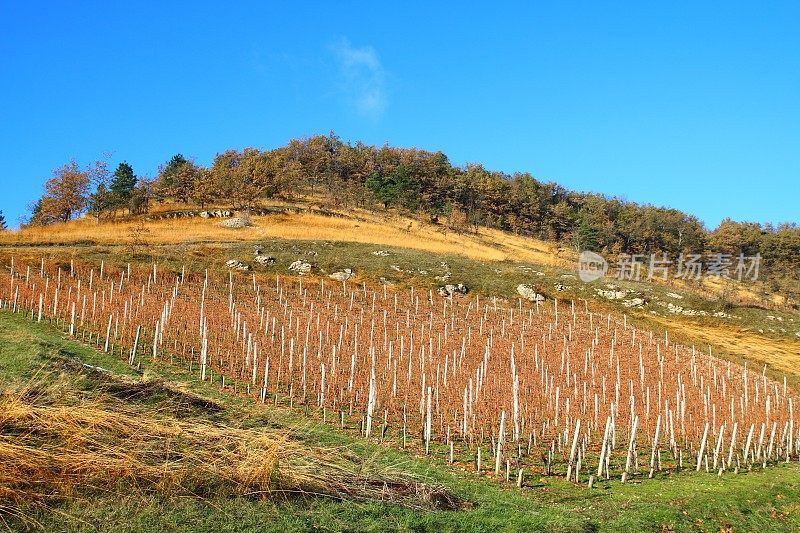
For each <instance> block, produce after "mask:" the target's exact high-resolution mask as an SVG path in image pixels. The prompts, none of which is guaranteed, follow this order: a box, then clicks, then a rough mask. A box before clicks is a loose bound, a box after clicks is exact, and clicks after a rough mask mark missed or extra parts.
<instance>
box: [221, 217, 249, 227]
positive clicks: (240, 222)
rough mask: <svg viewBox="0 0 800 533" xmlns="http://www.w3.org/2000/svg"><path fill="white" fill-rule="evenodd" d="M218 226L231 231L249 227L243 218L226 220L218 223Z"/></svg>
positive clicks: (247, 221)
mask: <svg viewBox="0 0 800 533" xmlns="http://www.w3.org/2000/svg"><path fill="white" fill-rule="evenodd" d="M219 225H220V226H222V227H223V228H232V229H239V228H246V227H247V226H249V225H250V221H249V220H247V219H245V218H240V217H236V218H229V219H228V220H223V221H222V222H220V223H219Z"/></svg>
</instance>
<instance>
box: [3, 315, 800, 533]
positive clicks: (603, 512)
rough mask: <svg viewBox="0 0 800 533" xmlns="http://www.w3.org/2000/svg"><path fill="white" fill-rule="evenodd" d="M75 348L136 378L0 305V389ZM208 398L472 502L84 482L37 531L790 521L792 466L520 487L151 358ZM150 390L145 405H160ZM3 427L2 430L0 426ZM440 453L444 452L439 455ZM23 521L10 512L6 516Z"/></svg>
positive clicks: (241, 419) (229, 414)
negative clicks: (101, 486) (165, 490)
mask: <svg viewBox="0 0 800 533" xmlns="http://www.w3.org/2000/svg"><path fill="white" fill-rule="evenodd" d="M63 357H67V358H74V359H78V360H80V361H83V362H87V363H89V364H92V365H96V366H101V367H103V368H106V369H109V370H112V371H113V372H114V373H116V374H125V375H127V376H130V377H134V378H137V376H138V375H137V374H136V373H134V372H132V371H131V370H130V369H128V368H127V366H126V365H125V364H124V363H122V362H120V361H118V360H116V359H113V358H111V357H110V356H107V355H105V354H102V353H98V352H96V351H95V350H93V349H91V348H88V347H85V346H82V345H80V344H78V343H76V342H74V341H71V340H68V339H65V338H64V336H63V335H62V334H61V333H60V332H59V331H57V330H56V329H54V328H52V327H50V326H48V325H44V324H42V325H37V324H32V323H30V322H29V321H27V320H25V319H24V318H22V317H21V316H19V315H17V316H13V315H11V314H9V313H8V312H7V311H2V312H0V387H6V386H8V385H11V384H14V383H19V382H25V381H27V380H30V379H34V378H35V376H39V377H40V376H41V375H42V373H46V372H47V369H48V368H49V367H51V366H52V365H53V362H54V361H55V360H57V359H59V358H63ZM150 378H159V379H164V380H166V381H167V382H168V383H173V384H175V386H176V387H180V388H184V389H189V390H191V391H193V392H195V393H198V394H202V395H204V396H206V397H210V398H213V399H214V400H215V401H217V402H219V403H221V404H222V405H223V406H224V407H225V410H224V411H223V413H221V414H216V415H214V422H215V423H220V424H230V425H238V426H244V427H256V426H259V425H270V426H273V427H291V428H294V430H295V431H300V432H302V435H303V440H304V442H305V443H306V444H308V445H310V446H347V447H348V448H349V449H351V450H353V451H355V452H356V453H358V454H359V455H361V456H362V457H364V458H365V459H367V460H368V461H371V462H378V463H381V464H385V465H393V466H395V467H400V468H402V469H404V470H406V471H409V472H413V473H414V474H416V475H417V476H419V477H421V478H424V479H426V480H429V481H436V482H440V483H443V484H445V485H446V486H448V487H449V488H450V489H452V490H453V491H455V492H456V493H457V494H459V495H460V496H462V497H464V498H466V499H467V500H469V501H470V502H473V504H474V505H473V507H472V509H470V510H464V511H428V512H420V511H412V510H409V509H406V508H402V507H399V506H396V505H388V504H383V503H380V502H373V503H354V502H341V501H336V500H332V499H326V498H312V497H300V496H296V497H290V498H287V499H281V500H272V501H270V500H258V499H251V498H244V497H211V498H205V499H201V498H194V497H180V498H179V497H169V496H167V495H163V494H159V493H158V492H152V491H147V490H143V489H137V488H135V487H121V488H120V489H121V490H110V491H109V492H105V493H98V492H91V493H89V492H87V493H83V494H80V497H79V498H77V499H74V500H70V501H67V502H64V503H62V504H59V505H58V506H57V508H56V509H54V510H52V511H41V510H37V509H30V510H29V511H30V518H32V519H33V520H36V521H37V522H38V523H39V525H40V526H41V527H42V528H43V529H44V530H64V529H66V530H85V531H94V530H114V531H184V530H191V531H215V532H220V531H265V530H267V531H270V530H272V531H279V530H282V531H297V530H332V531H378V530H406V531H420V530H445V531H487V530H505V531H521V530H525V531H530V530H552V531H595V530H604V531H605V530H607V531H626V530H627V531H656V530H679V531H694V530H705V531H719V530H724V529H727V528H733V530H736V531H755V530H762V531H790V530H797V529H798V528H800V496H798V491H800V465H797V464H791V465H782V466H779V467H775V468H771V469H768V470H766V471H754V472H750V473H747V474H740V475H727V476H725V477H724V478H722V479H719V478H717V477H716V476H714V475H709V474H693V473H684V474H681V475H680V476H675V475H668V474H663V475H662V476H661V479H657V480H641V481H639V480H638V479H637V480H635V481H634V482H633V483H629V484H626V485H622V484H620V483H619V482H618V481H612V482H609V483H606V482H603V483H599V484H598V485H596V488H595V489H593V490H591V491H590V490H588V489H586V488H585V487H577V486H574V485H572V484H570V483H566V482H564V481H563V480H562V479H559V478H541V477H539V475H535V474H534V475H531V476H530V477H529V479H528V482H527V484H526V488H525V489H524V490H522V491H520V490H517V489H516V488H513V487H508V486H504V485H503V484H501V483H498V482H496V481H494V480H492V479H488V478H477V477H476V476H475V475H474V474H473V473H471V472H459V470H458V469H456V468H447V467H446V466H445V465H444V464H443V462H442V461H441V460H439V459H435V460H431V459H428V458H424V457H422V458H421V457H415V456H413V455H412V454H411V453H409V452H404V451H401V450H397V449H395V448H393V447H390V446H388V445H378V444H369V443H364V442H363V440H361V439H358V438H355V437H352V436H349V435H346V434H344V433H342V432H340V431H337V430H334V429H332V428H330V427H328V426H325V425H323V424H321V423H320V422H318V421H316V420H314V419H313V417H308V418H307V417H303V416H301V414H300V413H299V411H297V410H295V411H290V410H288V409H284V408H276V407H271V406H261V405H259V404H253V403H252V402H251V401H249V400H248V399H245V398H240V397H236V396H233V395H230V394H224V393H221V392H219V391H218V390H217V389H216V388H214V387H213V386H211V385H208V384H203V383H198V382H197V381H196V378H193V377H192V376H191V375H189V374H187V373H186V372H183V371H181V370H180V369H177V368H175V367H171V366H159V367H149V368H146V369H145V377H144V378H137V379H150ZM159 402H160V400H158V399H157V398H156V399H154V400H153V404H152V408H153V409H154V410H158V409H160V408H161V407H162V406H161V405H160V403H159ZM1 429H2V428H0V430H1ZM440 455H442V454H440ZM8 526H9V527H10V528H11V529H21V524H20V523H19V522H9V524H8Z"/></svg>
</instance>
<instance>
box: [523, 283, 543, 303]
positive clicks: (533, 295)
mask: <svg viewBox="0 0 800 533" xmlns="http://www.w3.org/2000/svg"><path fill="white" fill-rule="evenodd" d="M517 294H519V295H520V296H522V297H523V298H525V299H526V300H529V301H531V302H543V301H544V299H545V298H544V295H542V294H539V293H538V292H536V290H534V288H533V287H531V286H530V285H525V284H519V285H517Z"/></svg>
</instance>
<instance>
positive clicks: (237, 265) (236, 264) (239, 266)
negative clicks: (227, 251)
mask: <svg viewBox="0 0 800 533" xmlns="http://www.w3.org/2000/svg"><path fill="white" fill-rule="evenodd" d="M225 266H227V267H228V268H230V269H231V270H243V271H244V270H250V266H249V265H246V264H244V263H242V262H241V261H239V260H238V259H229V260H227V261H226V262H225Z"/></svg>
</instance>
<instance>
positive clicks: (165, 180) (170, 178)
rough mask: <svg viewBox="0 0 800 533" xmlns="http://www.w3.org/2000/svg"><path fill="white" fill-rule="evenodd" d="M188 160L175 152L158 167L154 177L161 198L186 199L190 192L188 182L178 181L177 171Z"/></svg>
mask: <svg viewBox="0 0 800 533" xmlns="http://www.w3.org/2000/svg"><path fill="white" fill-rule="evenodd" d="M188 162H189V161H188V160H187V159H186V158H185V157H183V155H182V154H175V155H174V156H172V158H170V160H169V161H167V163H166V164H165V165H163V166H162V167H161V168H160V169H159V173H158V177H157V178H156V187H155V189H156V191H157V192H158V195H159V197H160V198H161V199H165V198H175V199H177V200H181V201H183V202H186V201H188V198H189V194H190V193H191V190H190V188H191V187H190V184H187V183H185V182H181V181H180V176H179V171H180V170H181V168H182V167H183V166H184V165H186V164H187V163H188Z"/></svg>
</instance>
